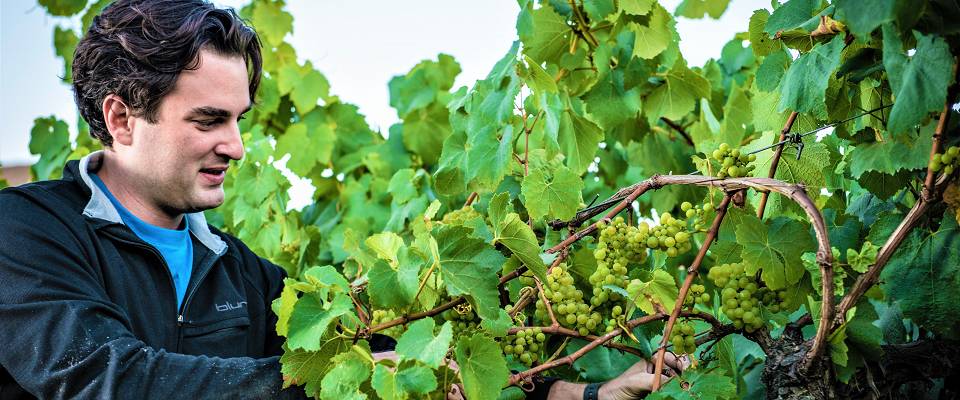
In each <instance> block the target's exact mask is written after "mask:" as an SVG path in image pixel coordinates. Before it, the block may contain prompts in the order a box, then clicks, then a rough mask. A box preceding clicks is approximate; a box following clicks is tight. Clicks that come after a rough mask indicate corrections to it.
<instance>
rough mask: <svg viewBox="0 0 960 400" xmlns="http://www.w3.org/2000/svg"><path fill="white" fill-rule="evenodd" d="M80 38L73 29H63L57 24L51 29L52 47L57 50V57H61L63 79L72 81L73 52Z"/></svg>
mask: <svg viewBox="0 0 960 400" xmlns="http://www.w3.org/2000/svg"><path fill="white" fill-rule="evenodd" d="M79 41H80V38H78V37H77V34H76V33H75V32H74V31H73V29H64V28H61V27H59V26H57V27H56V28H54V30H53V48H54V49H55V50H56V52H57V57H60V58H62V59H63V65H64V69H63V81H64V82H67V83H69V82H72V81H73V53H74V50H76V49H77V43H78V42H79Z"/></svg>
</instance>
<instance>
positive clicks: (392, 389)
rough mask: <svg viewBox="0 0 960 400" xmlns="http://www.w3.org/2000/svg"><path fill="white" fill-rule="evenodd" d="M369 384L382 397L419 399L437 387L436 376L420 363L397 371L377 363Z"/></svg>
mask: <svg viewBox="0 0 960 400" xmlns="http://www.w3.org/2000/svg"><path fill="white" fill-rule="evenodd" d="M370 386H372V387H373V389H374V390H376V391H377V395H379V396H380V398H382V399H419V398H423V397H422V396H423V395H425V394H427V393H430V392H432V391H433V390H434V389H436V388H437V377H436V376H434V375H433V371H431V370H430V369H428V368H426V367H424V366H422V365H410V366H406V367H404V368H401V369H400V370H399V371H397V372H394V371H391V369H390V367H387V366H385V365H383V364H377V366H376V367H374V369H373V378H371V379H370Z"/></svg>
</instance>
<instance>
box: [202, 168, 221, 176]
mask: <svg viewBox="0 0 960 400" xmlns="http://www.w3.org/2000/svg"><path fill="white" fill-rule="evenodd" d="M200 172H202V173H204V174H210V175H217V176H219V175H223V174H225V173H226V172H227V167H215V168H202V169H200Z"/></svg>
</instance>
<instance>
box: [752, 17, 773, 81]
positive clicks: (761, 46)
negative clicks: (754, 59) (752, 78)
mask: <svg viewBox="0 0 960 400" xmlns="http://www.w3.org/2000/svg"><path fill="white" fill-rule="evenodd" d="M769 18H770V12H769V11H767V10H764V9H760V10H756V11H754V12H753V15H751V16H750V24H749V26H750V47H752V48H753V54H754V55H757V56H766V55H768V54H770V53H772V52H774V50H777V49H779V48H780V43H779V42H777V41H775V40H773V39H770V35H767V33H766V32H764V31H763V28H765V27H766V26H767V20H768V19H769ZM759 74H760V72H759V71H757V75H759ZM767 91H769V90H767Z"/></svg>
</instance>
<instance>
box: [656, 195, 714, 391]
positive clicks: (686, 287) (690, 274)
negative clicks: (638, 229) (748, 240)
mask: <svg viewBox="0 0 960 400" xmlns="http://www.w3.org/2000/svg"><path fill="white" fill-rule="evenodd" d="M730 199H731V195H730V194H729V193H725V194H724V196H723V200H721V201H720V205H719V206H717V215H716V217H714V218H713V224H712V225H711V226H710V230H709V231H707V237H706V239H704V241H703V245H702V246H700V251H698V252H697V257H696V258H694V259H693V263H692V264H690V268H688V269H687V277H686V279H684V281H683V286H681V287H680V294H679V295H678V296H677V302H676V304H675V305H674V306H673V311H672V312H671V313H670V319H668V320H667V326H666V327H665V328H664V330H663V337H662V338H661V339H660V350H659V351H657V359H656V366H655V367H654V372H653V390H654V391H656V390H657V389H660V374H661V373H663V358H664V357H665V356H666V351H667V348H666V345H667V342H668V341H669V339H670V331H672V330H673V325H674V324H676V322H677V317H678V316H680V310H681V309H683V300H682V299H685V298H686V297H687V292H689V291H690V285H692V284H693V280H694V279H696V278H697V272H698V271H699V269H700V264H701V263H703V259H704V258H706V256H707V249H709V248H710V245H711V244H712V243H713V240H714V239H716V237H717V233H718V232H719V231H720V223H722V222H723V217H724V216H726V215H727V208H728V207H729V206H730Z"/></svg>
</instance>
